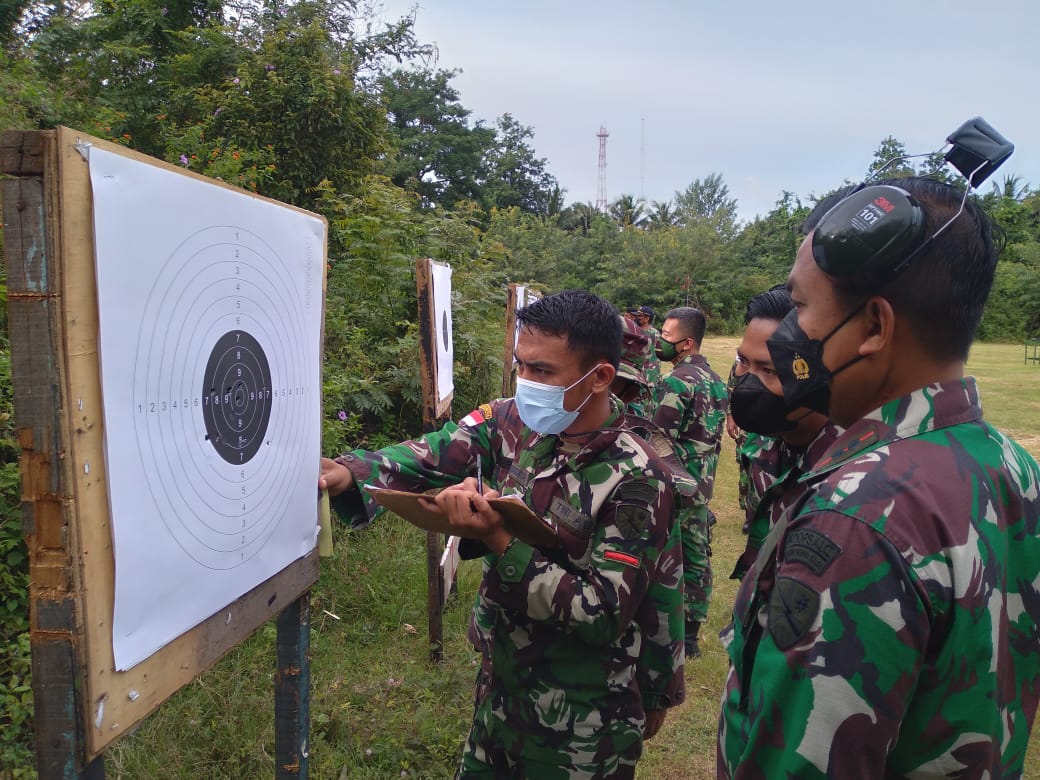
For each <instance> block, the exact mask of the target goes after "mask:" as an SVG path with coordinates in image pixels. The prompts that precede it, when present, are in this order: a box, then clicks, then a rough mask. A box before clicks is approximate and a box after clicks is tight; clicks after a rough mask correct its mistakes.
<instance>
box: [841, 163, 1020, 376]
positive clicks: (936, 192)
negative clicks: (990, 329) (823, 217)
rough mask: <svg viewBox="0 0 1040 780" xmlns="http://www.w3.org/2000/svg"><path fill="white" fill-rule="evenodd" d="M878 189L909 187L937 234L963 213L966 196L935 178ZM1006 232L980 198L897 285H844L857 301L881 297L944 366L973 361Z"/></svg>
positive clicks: (899, 181)
mask: <svg viewBox="0 0 1040 780" xmlns="http://www.w3.org/2000/svg"><path fill="white" fill-rule="evenodd" d="M876 183H877V184H889V185H892V186H895V187H901V188H902V189H904V190H906V191H907V192H909V193H910V194H911V196H913V198H914V199H915V200H916V201H917V202H918V204H919V205H920V206H921V208H922V209H923V210H924V212H925V222H926V225H925V234H926V235H928V236H931V235H932V234H934V233H935V231H936V230H938V229H939V228H940V227H942V226H943V225H944V224H945V223H946V222H947V221H948V220H949V219H950V217H952V216H953V215H954V214H956V213H957V210H958V209H959V208H960V205H961V200H962V199H963V197H964V190H963V189H960V188H959V187H956V186H953V185H951V184H946V183H945V182H941V181H938V180H937V179H931V178H927V177H920V176H913V177H907V178H898V179H886V180H884V181H879V182H876ZM1003 238H1004V237H1003V233H1002V231H1001V230H1000V228H999V227H997V226H995V225H994V224H993V222H992V220H991V219H990V217H989V216H988V215H987V214H986V213H985V212H984V211H983V210H982V208H981V207H980V206H979V205H978V203H977V202H976V201H975V199H974V198H973V197H969V198H968V199H967V201H966V202H965V204H964V213H962V214H961V215H960V216H958V217H957V218H956V219H955V220H954V221H953V223H952V224H951V225H950V226H949V227H948V228H946V230H944V231H943V233H942V234H941V235H939V236H938V237H937V238H935V239H934V240H933V241H931V242H930V243H929V244H928V245H927V246H925V247H924V249H922V250H921V251H920V252H919V253H918V254H916V255H915V256H914V258H913V260H911V262H910V264H909V266H908V267H907V269H906V270H905V271H904V272H903V273H902V274H900V275H899V276H897V277H896V278H894V279H886V280H883V281H878V280H876V279H848V280H836V282H835V286H836V288H837V289H838V291H839V292H840V293H841V294H842V295H843V296H844V297H845V298H846V299H847V300H848V301H849V302H858V301H861V300H863V298H864V296H869V295H881V296H883V297H884V298H886V299H887V300H888V301H889V303H891V304H892V308H893V310H894V311H895V312H896V313H897V314H899V315H902V316H904V317H906V319H907V320H908V321H909V323H910V325H911V329H912V332H913V333H914V334H915V336H916V337H917V339H918V341H919V342H920V344H921V346H922V347H924V348H925V349H927V350H928V351H929V352H930V353H931V354H932V355H934V356H935V357H937V358H939V359H940V360H954V359H957V360H967V358H968V350H969V349H970V348H971V343H972V341H974V339H975V332H976V331H977V330H978V327H979V322H980V321H981V319H982V310H983V307H984V306H985V304H986V299H987V298H988V297H989V292H990V289H991V288H992V286H993V276H994V274H995V273H996V268H997V259H998V258H999V256H1000V252H1001V250H1002V249H1003Z"/></svg>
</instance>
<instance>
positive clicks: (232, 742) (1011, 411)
mask: <svg viewBox="0 0 1040 780" xmlns="http://www.w3.org/2000/svg"><path fill="white" fill-rule="evenodd" d="M736 344H737V340H736V339H725V338H715V339H709V340H708V341H707V342H706V344H705V349H704V351H705V353H706V354H707V355H708V358H709V360H710V361H711V363H712V365H713V366H714V367H715V368H716V369H717V370H719V371H720V373H725V371H726V370H728V368H729V365H730V362H731V360H732V356H733V350H734V348H735V346H736ZM1021 349H1022V348H1021V347H1020V346H999V345H997V346H990V345H983V346H979V347H977V348H976V350H975V352H974V353H973V354H972V359H971V362H970V365H969V370H970V371H971V372H972V373H974V374H975V375H977V376H978V377H979V379H980V383H981V385H982V393H983V400H984V402H985V404H986V407H985V408H986V416H987V418H988V419H990V420H991V421H992V422H993V423H994V424H995V425H997V426H998V427H1000V428H1002V429H1003V430H1005V431H1007V432H1008V433H1009V434H1011V435H1012V436H1013V437H1014V438H1016V439H1017V440H1018V441H1020V442H1021V443H1022V444H1023V445H1025V446H1026V447H1027V448H1028V449H1029V450H1030V451H1031V452H1032V453H1033V454H1034V455H1035V456H1038V457H1040V435H1038V433H1040V366H1024V365H1023V363H1022V351H1021ZM459 411H463V410H459ZM713 508H714V510H715V512H716V514H717V515H718V518H719V522H718V524H717V525H716V527H715V541H714V553H715V561H714V563H715V572H716V579H715V590H714V594H713V596H712V607H711V613H710V615H709V618H708V625H707V626H706V630H705V631H704V636H705V638H704V641H703V642H702V645H701V646H702V649H703V656H702V657H701V658H700V659H699V660H697V661H694V662H692V663H690V664H689V665H688V666H687V701H686V703H685V704H684V705H682V706H681V707H679V708H677V709H676V710H674V711H673V712H672V713H671V714H670V715H669V718H668V721H667V722H666V724H665V727H664V728H663V729H662V731H661V733H660V734H659V735H658V736H657V737H656V738H655V739H653V740H652V741H651V742H649V743H648V744H647V748H646V753H645V757H644V759H643V761H642V762H641V763H640V768H639V777H640V778H645V779H646V780H649V779H650V778H654V779H655V780H670V779H671V778H695V779H696V778H709V777H713V776H714V766H715V726H716V720H717V717H718V702H719V698H720V695H721V687H722V683H723V679H724V677H725V673H726V657H725V653H724V652H723V650H722V647H721V645H720V644H719V641H718V639H717V636H718V632H719V630H721V628H722V627H723V625H724V624H725V622H726V621H727V618H728V615H729V607H730V605H731V604H732V601H733V597H734V594H735V591H736V583H735V582H733V581H732V580H729V579H727V577H728V574H729V571H730V570H731V568H732V565H733V562H734V560H735V559H736V556H737V555H738V554H739V552H740V551H741V550H742V549H743V544H744V537H743V535H742V534H741V533H740V524H741V518H740V515H739V510H738V508H737V496H736V465H735V462H734V459H733V446H732V442H731V441H729V440H728V439H727V440H726V442H725V447H724V451H723V457H722V459H721V461H720V464H719V472H718V476H717V479H716V487H715V499H714V501H713ZM337 536H338V538H337V554H336V558H334V559H332V560H327V561H324V562H323V563H322V574H321V581H320V583H319V584H318V587H317V588H316V589H315V591H314V594H313V596H312V605H313V615H312V659H313V660H312V669H311V719H312V723H311V744H310V761H311V764H310V767H311V777H312V778H316V780H326V779H328V780H340V778H389V777H401V776H407V777H413V778H420V777H422V778H427V777H428V778H447V777H451V775H452V773H453V772H454V768H455V765H456V762H457V760H458V756H459V755H460V752H461V746H462V740H463V738H464V737H465V734H466V731H467V729H468V723H469V718H470V714H471V695H472V684H473V676H474V673H475V664H476V656H475V654H474V653H473V651H472V650H471V649H470V647H469V646H468V643H467V642H466V640H465V624H466V619H467V617H468V613H469V606H470V599H471V596H472V593H473V592H474V590H475V588H476V584H477V580H478V577H479V567H478V565H477V564H476V563H475V562H471V563H465V564H463V567H462V570H461V573H460V587H459V593H460V595H459V596H458V597H456V598H455V599H454V600H453V601H452V602H451V603H450V604H449V607H448V611H447V614H446V615H445V635H446V644H445V660H444V662H443V663H442V664H440V665H439V666H432V665H431V664H429V663H428V662H427V661H426V657H427V644H426V639H425V637H426V618H425V612H426V596H425V582H426V574H425V566H424V557H423V551H424V540H423V536H422V534H421V533H420V532H419V531H417V530H416V529H414V528H412V527H411V526H408V525H407V524H406V523H404V522H403V521H399V520H395V519H389V520H387V521H385V522H380V523H377V524H376V525H375V526H374V527H373V528H371V529H370V530H367V531H364V532H361V533H348V532H345V531H340V532H338V534H337ZM274 633H275V632H274V627H273V625H268V626H266V627H265V628H264V629H262V630H261V631H260V632H258V634H257V635H256V636H255V637H253V638H252V639H251V640H249V641H247V642H246V643H244V644H243V645H241V646H240V647H239V648H237V649H236V650H235V651H233V652H232V653H231V654H230V655H229V656H228V657H227V658H225V659H224V660H223V661H221V663H220V664H218V665H217V666H216V667H215V668H214V669H213V670H211V671H210V672H208V673H206V674H205V675H203V676H202V677H200V678H199V679H198V680H197V681H195V682H194V683H192V684H191V685H189V686H187V687H186V688H185V689H184V690H182V691H181V692H180V693H178V694H177V695H175V696H174V697H173V698H172V699H171V700H170V701H169V702H167V703H166V704H165V705H163V707H161V708H160V709H159V710H158V711H157V712H156V713H154V714H153V715H152V716H151V717H150V718H148V719H147V720H146V721H145V723H144V724H143V725H142V726H141V728H140V729H138V731H137V732H136V733H135V734H133V735H132V736H129V737H127V738H125V739H123V740H121V741H120V742H119V743H118V744H116V745H115V746H114V747H113V748H112V749H111V750H110V751H109V753H108V758H107V775H108V776H109V777H111V778H126V779H128V780H129V779H130V778H134V779H135V780H136V779H137V778H183V779H184V780H188V779H189V778H190V779H191V780H195V778H199V777H206V778H211V779H213V780H220V779H222V778H226V779H227V780H240V779H242V778H265V777H272V776H273V774H274V757H273V752H274V744H273V743H274V736H273V735H274V727H273V714H272V712H271V707H272V685H273V683H272V672H273V668H274ZM1036 741H1037V737H1036V736H1035V732H1034V738H1033V741H1032V742H1031V750H1030V756H1029V759H1028V761H1027V764H1026V772H1025V777H1027V778H1030V777H1032V778H1040V751H1038V749H1037V748H1036V745H1035V743H1036Z"/></svg>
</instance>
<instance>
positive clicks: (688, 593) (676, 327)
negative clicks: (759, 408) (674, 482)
mask: <svg viewBox="0 0 1040 780" xmlns="http://www.w3.org/2000/svg"><path fill="white" fill-rule="evenodd" d="M705 327H706V321H705V319H704V314H702V313H701V312H700V311H699V310H698V309H694V308H692V307H689V306H684V307H680V308H677V309H672V310H671V311H669V312H668V313H667V314H665V318H664V324H663V326H662V332H661V340H660V341H659V342H658V353H657V354H658V357H660V358H661V359H662V360H670V361H672V362H673V363H674V364H675V367H674V368H673V369H672V372H671V373H670V374H669V375H668V376H667V377H665V378H664V379H663V380H661V383H660V384H659V385H658V391H657V393H656V395H657V399H658V405H657V411H656V412H654V418H653V421H654V423H655V424H656V425H657V426H658V427H659V428H660V429H661V430H663V431H664V432H665V433H666V434H667V435H668V436H669V437H670V438H671V439H672V440H673V441H674V442H675V443H676V449H677V450H678V451H679V453H680V454H681V457H682V461H683V465H685V466H686V470H687V471H688V472H689V473H690V476H691V477H693V479H694V480H695V481H696V482H697V495H696V496H695V497H694V500H693V503H692V505H691V506H689V507H684V508H683V509H681V510H680V513H679V525H680V528H681V529H682V545H683V587H684V589H685V610H686V618H685V619H686V656H687V658H696V657H697V656H699V655H700V646H699V643H698V634H699V633H700V627H701V624H703V623H704V621H705V619H706V618H707V616H708V602H709V601H710V599H711V587H712V573H711V526H712V524H713V523H714V521H715V518H714V515H712V513H711V511H710V510H709V509H708V502H709V501H710V500H711V495H712V491H713V488H714V484H715V468H716V466H718V462H719V452H720V451H721V450H722V428H723V425H724V424H725V422H726V408H727V394H726V383H725V382H724V381H722V379H721V378H720V377H719V375H718V374H716V373H715V372H714V371H712V370H711V366H709V365H708V361H707V359H705V357H704V356H703V355H701V354H700V347H701V342H702V341H703V339H704V330H705Z"/></svg>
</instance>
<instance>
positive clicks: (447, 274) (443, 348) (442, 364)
mask: <svg viewBox="0 0 1040 780" xmlns="http://www.w3.org/2000/svg"><path fill="white" fill-rule="evenodd" d="M430 277H431V281H432V284H433V317H432V320H433V321H432V326H433V339H432V341H433V347H434V349H435V350H436V353H437V354H436V355H435V356H434V361H433V363H434V366H435V373H436V378H437V386H436V390H437V400H438V402H442V401H446V400H450V398H451V397H452V394H453V392H454V390H455V376H454V375H455V347H454V339H453V334H452V322H451V266H450V265H448V264H447V263H438V262H436V261H430Z"/></svg>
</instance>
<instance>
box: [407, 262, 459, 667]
mask: <svg viewBox="0 0 1040 780" xmlns="http://www.w3.org/2000/svg"><path fill="white" fill-rule="evenodd" d="M432 262H433V261H432V260H430V258H428V257H424V258H420V259H418V260H416V262H415V290H416V300H417V303H418V316H419V373H420V374H421V376H422V430H423V433H431V432H433V431H436V430H437V429H438V428H440V426H441V425H442V424H443V423H444V421H445V420H446V419H447V418H448V417H449V416H450V415H451V397H448V398H447V399H440V398H438V392H437V361H436V357H435V356H436V354H437V347H436V338H437V328H436V322H435V320H436V311H435V309H434V304H433V272H432V271H431V267H430V266H431V263H432ZM443 552H444V543H443V541H442V540H441V535H440V534H437V533H432V532H427V534H426V613H427V615H428V617H429V638H430V660H431V661H433V662H434V663H439V662H440V661H441V660H442V659H443V657H444V620H443V607H444V600H445V598H446V596H447V593H445V592H444V585H443V582H442V575H441V555H442V554H443Z"/></svg>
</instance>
